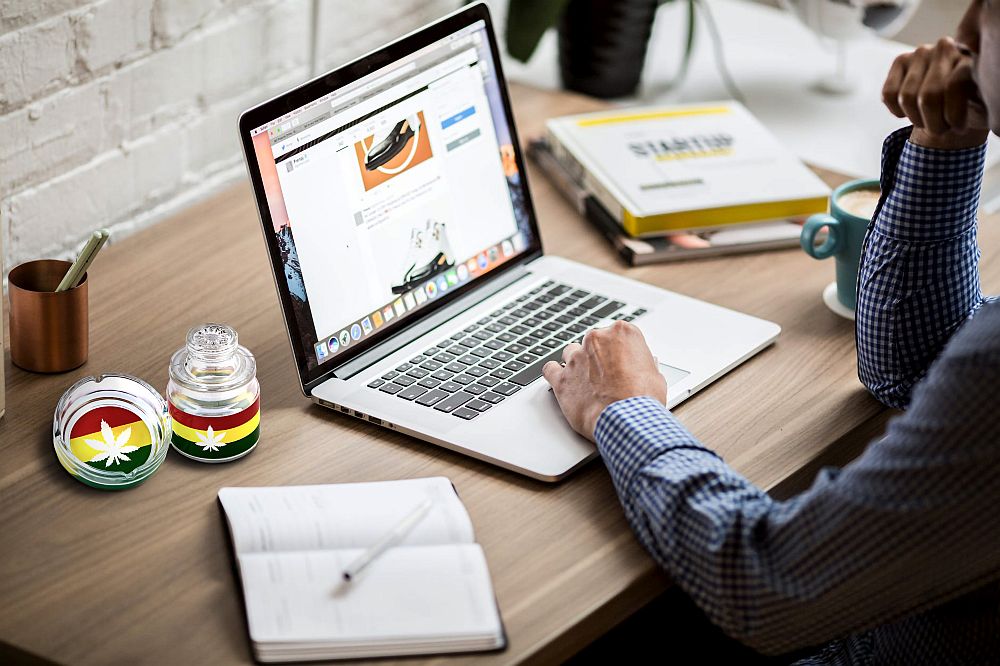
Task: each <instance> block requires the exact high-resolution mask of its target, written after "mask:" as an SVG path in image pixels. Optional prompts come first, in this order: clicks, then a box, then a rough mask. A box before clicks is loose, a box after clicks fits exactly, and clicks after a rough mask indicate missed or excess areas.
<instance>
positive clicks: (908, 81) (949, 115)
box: [882, 37, 989, 149]
mask: <svg viewBox="0 0 1000 666" xmlns="http://www.w3.org/2000/svg"><path fill="white" fill-rule="evenodd" d="M974 67H975V62H974V60H973V57H972V54H971V52H970V51H969V50H968V49H967V48H965V47H964V46H962V45H961V44H958V43H957V42H955V40H953V39H951V38H950V37H944V38H942V39H940V40H939V41H938V42H937V44H935V45H934V46H921V47H920V48H918V49H917V50H915V51H913V52H911V53H904V54H903V55H901V56H899V57H898V58H896V60H895V61H894V62H893V63H892V68H891V69H890V70H889V76H888V77H887V78H886V81H885V85H884V86H883V88H882V101H883V102H884V103H885V105H886V106H887V107H888V108H889V111H891V112H892V113H893V115H895V116H896V117H898V118H909V120H910V122H912V123H913V127H914V129H913V134H912V135H911V136H910V141H911V142H913V143H915V144H917V145H920V146H926V147H927V148H945V149H959V148H972V147H975V146H981V145H982V144H983V143H984V142H985V141H986V136H987V134H988V133H989V124H988V119H987V113H986V107H985V105H984V104H983V101H982V98H981V97H980V95H979V87H978V86H977V85H976V82H975V80H974V79H973V72H974Z"/></svg>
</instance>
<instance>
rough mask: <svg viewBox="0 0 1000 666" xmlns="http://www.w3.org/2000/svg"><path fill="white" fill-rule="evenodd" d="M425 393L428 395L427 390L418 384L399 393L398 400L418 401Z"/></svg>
mask: <svg viewBox="0 0 1000 666" xmlns="http://www.w3.org/2000/svg"><path fill="white" fill-rule="evenodd" d="M424 393H427V389H425V388H424V387H422V386H419V385H417V384H414V385H413V386H408V387H406V388H405V389H403V390H402V391H400V392H399V393H397V394H396V397H397V398H402V399H403V400H416V399H417V398H419V397H420V396H422V395H423V394H424Z"/></svg>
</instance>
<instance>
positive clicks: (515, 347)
mask: <svg viewBox="0 0 1000 666" xmlns="http://www.w3.org/2000/svg"><path fill="white" fill-rule="evenodd" d="M505 349H506V350H507V351H509V352H510V353H511V354H520V353H522V352H523V351H525V350H526V349H527V347H525V346H524V345H521V344H517V343H514V344H512V345H507V346H506V347H505ZM388 379H392V377H389V378H388Z"/></svg>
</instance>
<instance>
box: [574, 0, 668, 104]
mask: <svg viewBox="0 0 1000 666" xmlns="http://www.w3.org/2000/svg"><path fill="white" fill-rule="evenodd" d="M656 7H657V2H656V0H570V3H569V5H568V6H567V7H566V11H565V12H563V15H562V18H561V19H560V21H559V70H560V73H561V74H562V82H563V87H565V88H566V89H567V90H575V91H577V92H582V93H584V94H587V95H591V96H593V97H603V98H610V97H624V96H625V95H631V94H633V93H634V92H635V91H636V89H637V88H638V87H639V78H640V77H641V76H642V65H643V62H644V61H645V59H646V47H647V45H648V44H649V35H650V32H651V31H652V28H653V17H654V16H655V15H656Z"/></svg>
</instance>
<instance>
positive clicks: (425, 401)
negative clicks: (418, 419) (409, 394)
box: [417, 389, 451, 407]
mask: <svg viewBox="0 0 1000 666" xmlns="http://www.w3.org/2000/svg"><path fill="white" fill-rule="evenodd" d="M449 395H451V394H450V393H446V392H444V391H442V390H440V389H434V390H433V391H428V392H427V393H424V394H423V395H422V396H420V397H419V398H417V404H418V405H424V406H425V407H430V406H431V405H433V404H436V403H437V402H439V401H441V400H444V399H445V398H447V397H448V396H449Z"/></svg>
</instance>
